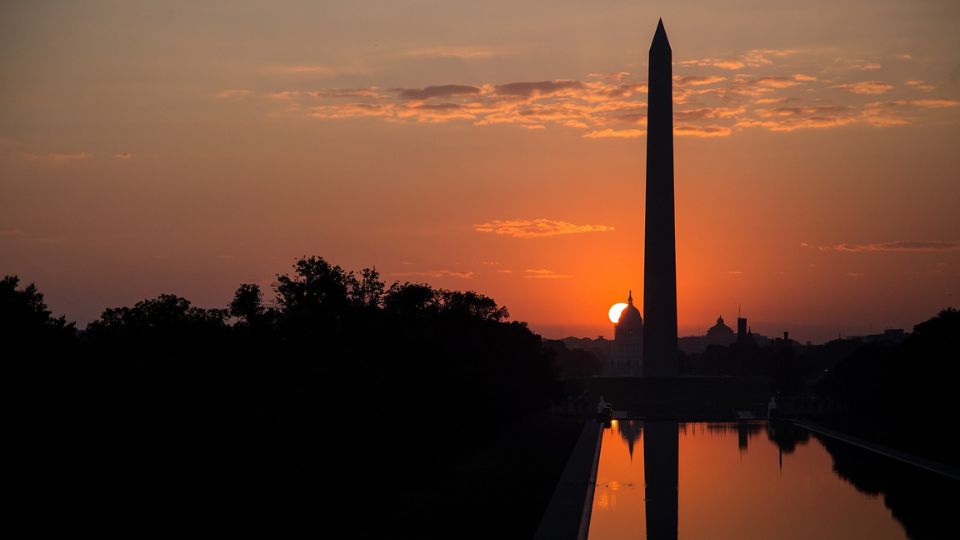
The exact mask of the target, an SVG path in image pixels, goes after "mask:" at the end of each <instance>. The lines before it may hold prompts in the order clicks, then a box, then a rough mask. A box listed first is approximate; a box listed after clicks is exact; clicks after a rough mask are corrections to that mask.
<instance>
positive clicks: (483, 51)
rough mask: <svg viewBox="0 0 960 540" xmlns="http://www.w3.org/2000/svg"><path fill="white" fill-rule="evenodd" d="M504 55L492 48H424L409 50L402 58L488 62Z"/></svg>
mask: <svg viewBox="0 0 960 540" xmlns="http://www.w3.org/2000/svg"><path fill="white" fill-rule="evenodd" d="M503 54H504V53H503V51H499V52H498V51H496V50H494V49H492V48H490V47H423V48H418V49H408V50H406V51H403V52H402V53H401V54H400V56H404V57H407V58H421V59H444V58H455V59H458V60H487V59H490V58H494V57H496V56H502V55H503Z"/></svg>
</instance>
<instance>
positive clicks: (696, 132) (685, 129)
mask: <svg viewBox="0 0 960 540" xmlns="http://www.w3.org/2000/svg"><path fill="white" fill-rule="evenodd" d="M673 133H674V135H676V136H678V137H726V136H727V135H730V134H731V133H733V130H732V129H730V128H728V127H725V126H676V127H674V128H673Z"/></svg>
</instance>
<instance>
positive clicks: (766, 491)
mask: <svg viewBox="0 0 960 540" xmlns="http://www.w3.org/2000/svg"><path fill="white" fill-rule="evenodd" d="M641 442H642V445H641V444H640V443H641ZM640 448H642V452H641V451H640ZM859 452H865V451H862V450H859V449H856V448H852V447H850V448H842V449H838V448H837V447H836V446H835V443H834V442H833V441H829V440H824V441H820V440H819V439H816V438H813V437H811V436H810V435H809V434H808V433H807V432H806V431H804V430H801V429H799V428H795V427H793V426H792V425H784V426H779V425H768V424H767V423H765V422H742V423H716V424H714V423H688V424H684V423H678V422H670V421H645V422H644V421H619V422H617V421H614V422H613V424H612V425H611V427H610V428H607V429H605V430H604V433H603V441H602V446H601V452H600V463H599V469H598V471H597V486H596V490H595V492H594V499H593V509H592V517H591V520H590V529H589V538H590V539H591V540H605V539H621V538H647V539H649V540H661V539H676V538H683V539H698V538H705V539H722V538H737V539H750V538H804V539H808V538H818V539H829V538H843V539H850V538H864V539H867V538H869V539H886V538H897V539H904V538H909V536H908V530H910V528H911V524H910V523H909V521H908V520H907V519H905V517H904V516H905V512H904V511H902V510H904V509H899V510H898V508H896V507H894V509H893V513H892V512H891V510H890V509H888V508H887V507H886V506H885V504H884V497H883V496H879V495H877V492H876V491H872V493H873V494H870V493H864V492H861V491H858V488H857V487H855V485H859V484H860V482H859V479H856V478H854V479H849V478H845V477H844V478H842V477H841V476H839V475H838V473H837V472H835V469H834V467H835V466H836V467H837V468H838V470H841V473H842V472H843V471H842V470H843V469H844V467H843V463H844V462H856V463H863V462H869V461H871V460H872V459H875V458H874V457H873V455H870V454H869V453H864V454H861V453H859ZM897 467H899V466H898V465H897V464H895V463H893V464H886V463H883V464H882V465H881V469H882V470H884V471H888V470H891V469H897ZM870 474H871V475H874V480H876V476H875V473H870ZM896 474H897V480H898V482H900V483H901V484H903V482H904V481H908V482H914V484H913V485H918V486H919V485H923V486H927V485H929V483H931V482H933V483H937V482H946V483H947V484H950V486H946V487H948V488H949V487H953V488H956V487H957V486H956V484H955V483H952V481H949V480H945V479H942V478H939V477H936V478H927V477H925V476H924V475H927V474H929V473H926V472H924V471H920V470H912V468H911V467H909V466H903V468H902V470H901V469H897V472H896ZM913 477H916V478H913ZM911 478H912V479H911ZM868 491H870V490H868ZM913 491H916V493H912V494H911V497H910V498H911V499H918V498H919V499H921V501H920V502H921V503H922V502H923V501H922V498H923V497H924V496H926V497H928V498H930V499H931V500H932V499H933V498H935V497H936V495H935V492H937V491H939V492H940V493H942V491H940V489H936V490H933V489H930V490H927V489H926V488H922V489H916V490H913ZM888 502H889V501H888ZM931 505H932V506H934V507H935V506H937V505H936V503H935V502H931ZM894 513H896V514H897V517H898V518H899V519H900V520H904V522H903V523H901V521H898V519H896V518H894V515H893V514H894ZM920 521H922V522H928V523H929V522H930V517H929V516H922V517H921V519H920ZM931 524H932V523H931ZM904 525H906V527H907V528H906V529H905V527H904ZM919 536H924V535H922V534H921V535H919Z"/></svg>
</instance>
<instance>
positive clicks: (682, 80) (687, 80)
mask: <svg viewBox="0 0 960 540" xmlns="http://www.w3.org/2000/svg"><path fill="white" fill-rule="evenodd" d="M674 79H675V81H676V83H677V84H678V85H680V86H705V85H708V84H716V83H718V82H723V81H725V80H727V78H726V77H720V76H717V75H708V76H705V77H704V76H696V75H691V76H689V77H674Z"/></svg>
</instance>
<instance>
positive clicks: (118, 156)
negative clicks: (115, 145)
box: [113, 152, 133, 159]
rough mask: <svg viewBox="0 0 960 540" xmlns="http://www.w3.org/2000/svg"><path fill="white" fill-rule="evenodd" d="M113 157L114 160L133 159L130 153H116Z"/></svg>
mask: <svg viewBox="0 0 960 540" xmlns="http://www.w3.org/2000/svg"><path fill="white" fill-rule="evenodd" d="M113 157H114V158H116V159H133V154H131V153H130V152H117V153H116V154H114V155H113Z"/></svg>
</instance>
